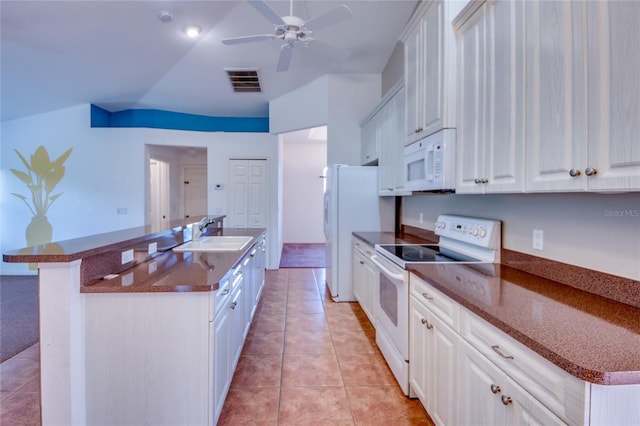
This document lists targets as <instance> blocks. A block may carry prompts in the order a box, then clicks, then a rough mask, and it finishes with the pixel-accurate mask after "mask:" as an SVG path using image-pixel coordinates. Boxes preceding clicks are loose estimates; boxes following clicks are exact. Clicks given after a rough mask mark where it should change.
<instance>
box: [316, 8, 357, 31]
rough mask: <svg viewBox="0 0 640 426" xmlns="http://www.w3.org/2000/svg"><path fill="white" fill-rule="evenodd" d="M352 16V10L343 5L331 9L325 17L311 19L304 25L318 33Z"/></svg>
mask: <svg viewBox="0 0 640 426" xmlns="http://www.w3.org/2000/svg"><path fill="white" fill-rule="evenodd" d="M352 16H353V13H351V9H349V8H348V7H347V6H345V5H344V4H343V5H341V6H338V7H336V8H335V9H331V10H330V11H328V12H327V13H325V14H323V15H320V16H316V17H315V18H311V19H309V20H308V21H307V22H305V23H304V26H305V27H306V28H308V29H310V30H311V31H317V30H320V29H322V28H325V27H328V26H329V25H333V24H337V23H338V22H340V21H344V20H345V19H349V18H351V17H352Z"/></svg>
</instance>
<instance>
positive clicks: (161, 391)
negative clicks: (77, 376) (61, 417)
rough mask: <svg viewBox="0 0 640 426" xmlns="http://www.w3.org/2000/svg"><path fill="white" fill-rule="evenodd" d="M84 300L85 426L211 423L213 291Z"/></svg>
mask: <svg viewBox="0 0 640 426" xmlns="http://www.w3.org/2000/svg"><path fill="white" fill-rule="evenodd" d="M85 296H86V297H85V303H86V330H87V333H86V349H85V351H86V361H85V362H86V367H85V368H86V370H85V371H86V389H85V392H86V401H87V421H86V424H88V425H134V424H135V425H145V424H146V425H177V424H180V425H204V424H208V423H210V422H209V419H210V418H211V410H212V407H213V404H212V399H211V392H210V391H209V381H208V379H209V376H208V371H209V368H208V365H209V339H208V338H207V336H208V333H209V324H210V322H209V318H208V312H209V304H210V303H211V296H210V293H208V292H200V293H130V294H124V293H120V294H87V295H85Z"/></svg>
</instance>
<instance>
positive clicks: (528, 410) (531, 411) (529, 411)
mask: <svg viewBox="0 0 640 426" xmlns="http://www.w3.org/2000/svg"><path fill="white" fill-rule="evenodd" d="M503 383H504V389H503V396H501V397H500V398H501V400H500V402H501V403H502V404H503V406H504V424H505V425H523V426H554V425H558V426H560V425H566V423H564V422H563V421H562V420H560V418H559V417H557V416H556V415H554V414H553V413H552V412H551V411H549V410H548V409H547V408H546V407H545V406H544V405H542V404H541V403H540V402H538V400H536V399H535V398H534V397H533V396H531V395H530V394H529V393H527V392H526V391H525V390H524V389H523V388H522V387H520V386H519V385H517V384H516V383H515V382H514V381H512V380H511V379H510V378H509V377H507V376H506V375H505V376H504V381H503Z"/></svg>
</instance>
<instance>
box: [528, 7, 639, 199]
mask: <svg viewBox="0 0 640 426" xmlns="http://www.w3.org/2000/svg"><path fill="white" fill-rule="evenodd" d="M525 9H526V14H525V15H526V28H527V30H526V32H527V50H526V61H527V93H526V97H527V106H526V123H527V136H526V146H527V152H526V158H527V179H526V181H527V182H526V190H527V191H529V192H534V191H585V190H595V191H624V190H638V189H640V143H639V142H638V134H640V101H639V99H640V78H639V77H638V70H640V28H639V26H638V22H640V3H638V2H617V1H609V2H565V1H545V2H525Z"/></svg>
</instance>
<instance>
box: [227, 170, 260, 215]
mask: <svg viewBox="0 0 640 426" xmlns="http://www.w3.org/2000/svg"><path fill="white" fill-rule="evenodd" d="M266 166H267V161H266V160H246V159H232V160H229V203H228V205H229V211H228V212H227V221H228V223H229V226H231V227H235V228H266V227H267V215H266V211H267V206H266V204H267V195H266V188H267V182H266Z"/></svg>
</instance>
